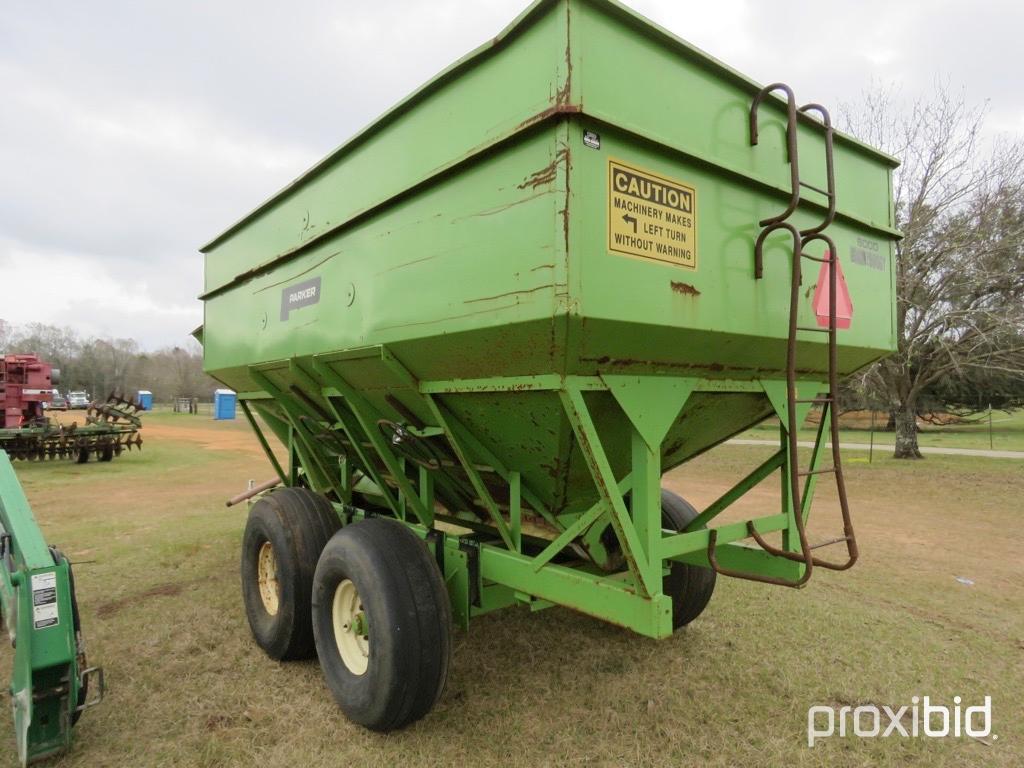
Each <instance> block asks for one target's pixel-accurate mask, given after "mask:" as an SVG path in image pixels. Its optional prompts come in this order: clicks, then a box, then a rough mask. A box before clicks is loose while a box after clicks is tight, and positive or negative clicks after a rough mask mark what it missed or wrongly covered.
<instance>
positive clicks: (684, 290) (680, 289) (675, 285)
mask: <svg viewBox="0 0 1024 768" xmlns="http://www.w3.org/2000/svg"><path fill="white" fill-rule="evenodd" d="M672 290H673V291H674V292H676V293H678V294H681V295H683V296H700V291H698V290H697V289H696V288H694V287H693V286H692V285H690V284H689V283H680V282H678V281H676V280H673V281H672Z"/></svg>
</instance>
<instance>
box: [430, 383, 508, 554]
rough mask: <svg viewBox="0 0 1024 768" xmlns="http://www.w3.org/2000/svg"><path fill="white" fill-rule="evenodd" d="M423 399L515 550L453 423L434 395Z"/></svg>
mask: <svg viewBox="0 0 1024 768" xmlns="http://www.w3.org/2000/svg"><path fill="white" fill-rule="evenodd" d="M423 399H424V400H425V401H426V403H427V407H428V408H430V411H431V413H432V414H433V415H434V418H435V419H437V421H438V423H439V424H440V425H441V426H442V427H444V431H445V433H446V434H447V436H448V443H449V444H450V445H451V447H452V450H453V451H455V457H456V458H457V459H458V460H459V463H460V464H461V465H462V469H463V471H465V473H466V475H467V476H468V477H469V482H470V483H472V485H473V490H474V491H476V493H477V495H478V496H479V497H480V500H481V501H482V502H483V503H484V508H485V509H486V510H487V513H488V514H489V515H490V516H491V521H492V522H493V523H494V527H495V528H496V529H497V531H498V535H500V536H501V540H502V541H504V542H505V546H507V547H508V548H509V549H510V550H513V551H515V542H514V541H513V540H512V534H511V532H510V531H509V529H508V525H507V524H506V523H505V518H503V517H502V516H501V510H500V509H498V505H497V503H496V502H495V501H494V497H493V496H491V492H490V491H489V490H487V486H486V485H485V484H484V481H483V478H481V477H480V473H479V472H478V471H477V469H476V467H475V466H474V465H473V462H472V460H471V459H470V457H469V456H467V455H466V452H465V451H464V450H463V447H462V443H461V442H459V440H458V439H457V438H456V437H455V435H454V433H453V430H452V428H451V425H450V424H448V421H447V419H446V418H445V416H444V414H443V413H441V409H440V408H439V407H438V406H437V403H435V402H434V396H433V395H423Z"/></svg>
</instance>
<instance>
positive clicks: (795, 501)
mask: <svg viewBox="0 0 1024 768" xmlns="http://www.w3.org/2000/svg"><path fill="white" fill-rule="evenodd" d="M777 88H778V89H780V90H783V91H784V92H785V93H786V95H787V97H788V102H787V103H788V106H789V123H788V124H787V145H788V150H789V158H788V159H789V162H790V166H791V171H792V172H793V189H794V190H795V196H794V200H795V202H796V203H799V199H800V195H799V191H800V189H801V188H807V189H812V190H814V191H816V192H819V193H820V194H823V195H825V197H826V198H827V199H828V209H827V211H826V215H825V217H824V219H823V220H822V222H821V223H820V224H819V225H817V226H816V227H812V228H809V229H804V230H801V231H797V230H796V228H795V227H794V226H793V225H791V224H789V223H787V222H786V221H785V218H786V217H788V216H789V215H790V214H792V213H793V211H794V210H795V205H794V204H793V201H791V207H790V208H789V209H787V211H786V213H785V214H784V215H783V216H782V217H776V218H775V219H766V220H764V221H762V222H761V226H762V227H763V229H762V230H761V232H760V233H759V234H758V237H757V239H756V241H755V243H754V278H755V279H757V280H760V279H761V278H762V277H763V276H764V243H765V241H766V240H767V238H768V236H769V235H771V234H772V233H774V232H777V231H780V230H785V231H788V232H789V233H790V235H791V237H792V239H793V258H792V273H791V275H790V307H789V332H788V334H787V345H786V416H787V419H786V422H787V425H786V433H787V442H788V457H787V461H786V474H787V481H788V484H789V498H790V506H791V509H792V513H793V522H794V525H795V527H796V529H797V535H798V538H799V541H800V552H799V553H797V552H790V551H787V550H784V549H781V548H779V547H775V546H773V545H771V544H769V543H768V542H767V541H766V540H765V539H764V538H763V537H762V536H761V535H760V533H758V531H757V529H756V528H755V527H754V525H753V524H752V523H751V522H748V523H747V532H748V534H749V535H750V536H751V537H752V538H753V539H754V540H755V541H756V542H757V544H758V545H759V546H760V547H761V548H762V549H763V550H764V551H765V552H767V553H768V554H771V555H774V556H776V557H782V558H785V559H787V560H791V561H794V562H799V563H803V565H804V573H803V575H802V576H801V577H800V578H799V579H796V580H787V579H776V578H773V577H765V576H762V575H760V574H755V573H744V572H739V571H732V570H727V569H722V568H721V567H720V566H719V565H718V562H717V560H716V558H715V547H716V544H717V533H716V532H715V531H714V530H712V531H711V532H710V535H709V538H708V562H709V563H710V565H711V567H712V568H714V569H715V570H716V571H717V572H719V573H723V574H725V575H728V576H735V577H739V578H744V579H749V580H752V581H763V582H768V583H773V584H779V585H784V586H790V587H800V586H803V584H805V583H806V582H807V581H808V579H809V578H810V575H811V572H812V569H813V567H814V566H820V567H822V568H827V569H831V570H837V571H842V570H846V569H848V568H851V567H852V566H853V564H854V563H855V562H856V561H857V558H858V555H859V551H858V548H857V540H856V536H855V534H854V530H853V522H852V519H851V516H850V506H849V501H848V498H847V494H846V482H845V479H844V477H843V470H842V460H841V451H840V446H839V414H838V408H837V405H838V403H837V397H838V394H837V393H838V391H839V380H838V368H839V365H838V343H837V318H836V296H837V293H838V274H839V268H838V264H839V250H838V249H837V248H836V245H835V242H834V241H833V240H832V239H831V238H830V237H829V236H828V235H826V234H824V232H823V230H825V229H826V228H827V227H828V226H829V225H830V224H831V223H832V221H833V219H834V218H835V211H836V187H835V170H834V163H833V140H834V131H833V128H832V120H831V117H830V115H829V113H828V111H827V110H826V109H825V108H824V107H822V106H821V105H819V104H813V103H812V104H805V105H804V106H802V107H800V110H799V111H800V112H802V113H805V114H806V113H808V112H817V113H818V114H819V115H820V116H821V122H822V125H823V127H824V138H825V172H826V184H827V188H826V189H824V190H823V189H819V188H817V187H814V186H812V185H810V184H806V183H804V182H802V181H801V180H800V178H799V172H798V171H797V170H795V169H797V167H798V166H797V153H798V147H797V145H796V139H795V136H796V134H795V127H796V115H795V113H794V110H793V105H794V104H795V101H794V99H793V93H792V90H791V89H789V88H788V87H786V86H782V85H781V84H778V83H776V84H775V85H772V86H768V87H766V88H764V89H762V90H761V91H760V92H759V93H758V94H757V96H756V97H755V98H754V101H753V104H752V105H751V113H750V114H751V117H750V127H751V145H756V143H757V130H756V129H757V122H756V112H757V107H758V106H759V105H760V103H761V100H762V99H763V98H764V97H765V96H766V95H767V94H768V93H770V92H771V91H773V90H775V89H777ZM790 128H792V129H794V130H793V132H792V134H790V131H789V129H790ZM812 242H822V243H824V244H825V246H826V248H827V250H826V252H825V255H824V256H823V257H820V258H819V257H816V256H812V255H810V254H808V253H806V252H805V248H806V246H807V245H808V244H809V243H812ZM804 258H807V259H810V260H812V261H816V262H819V263H822V264H826V265H827V266H828V275H829V278H828V280H829V283H828V292H829V293H828V297H829V302H828V305H829V311H828V326H827V328H820V327H813V328H812V327H801V326H800V325H799V309H800V305H799V301H800V285H801V283H802V282H803V276H802V265H803V259H804ZM801 331H808V332H817V333H821V332H825V333H827V334H828V394H827V395H826V396H825V397H815V398H811V399H810V400H800V399H798V395H797V387H796V345H797V334H798V333H799V332H801ZM798 403H812V404H819V405H822V406H823V412H822V422H821V424H820V425H819V429H818V435H817V441H816V443H815V457H814V460H812V468H811V469H809V470H807V471H805V472H801V471H800V468H799V462H798V454H797V427H798V426H799V425H798V424H797V423H796V422H797V413H796V411H797V409H796V406H797V404H798ZM825 411H827V412H828V418H829V425H830V432H831V442H832V466H831V467H826V468H817V461H816V460H817V450H818V447H820V443H821V440H822V438H823V437H824V434H823V431H824V419H825ZM828 473H831V474H833V475H834V476H835V480H836V491H837V494H838V497H839V506H840V513H841V515H842V520H843V536H841V537H838V538H835V539H831V540H828V541H825V542H823V543H821V544H817V545H814V546H809V545H808V543H807V537H806V527H805V526H806V519H807V516H808V514H809V512H810V509H809V506H810V505H809V504H808V503H807V500H808V499H809V498H810V496H811V493H812V491H813V488H814V481H815V479H816V476H817V475H820V474H828ZM801 477H803V478H806V482H805V486H804V489H803V492H802V493H801V490H800V478H801ZM840 542H845V543H846V548H847V558H846V561H845V562H832V561H829V560H823V559H821V558H818V557H814V556H813V554H812V550H813V549H817V548H819V547H825V546H829V545H832V544H838V543H840Z"/></svg>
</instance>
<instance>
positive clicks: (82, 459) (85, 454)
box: [75, 448, 89, 464]
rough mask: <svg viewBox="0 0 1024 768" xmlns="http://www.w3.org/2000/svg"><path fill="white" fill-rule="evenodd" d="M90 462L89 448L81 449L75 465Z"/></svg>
mask: <svg viewBox="0 0 1024 768" xmlns="http://www.w3.org/2000/svg"><path fill="white" fill-rule="evenodd" d="M88 461H89V449H88V448H79V449H78V457H77V458H76V459H75V463H76V464H85V463H86V462H88Z"/></svg>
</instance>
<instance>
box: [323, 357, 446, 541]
mask: <svg viewBox="0 0 1024 768" xmlns="http://www.w3.org/2000/svg"><path fill="white" fill-rule="evenodd" d="M313 367H314V368H315V369H316V371H317V373H319V374H320V375H321V376H322V377H323V378H324V379H326V380H327V381H328V382H330V384H331V385H332V386H333V387H334V388H335V389H337V390H338V391H339V392H340V393H341V395H342V397H344V398H345V401H346V402H347V404H348V407H349V410H351V411H352V413H354V414H355V417H356V419H357V420H358V421H359V425H360V426H361V427H362V428H363V431H364V432H365V433H366V436H367V437H368V438H369V440H370V443H371V444H372V445H373V447H374V450H376V451H377V453H378V454H379V455H380V457H381V459H382V460H383V461H384V464H385V465H386V466H387V468H388V471H389V472H390V473H391V474H392V475H393V476H394V478H395V482H396V483H397V484H398V489H399V491H401V493H402V495H403V496H405V498H406V502H407V503H408V504H409V506H410V507H411V508H412V511H413V514H415V515H416V517H417V518H418V519H419V521H420V522H421V523H423V525H425V526H427V527H428V528H429V527H431V526H432V525H433V522H434V511H433V510H428V509H427V508H426V507H424V506H423V502H421V501H420V497H419V494H418V493H416V490H415V489H414V488H413V487H412V483H410V482H409V478H408V477H406V476H405V473H404V472H403V471H402V468H401V466H400V465H399V463H398V459H397V458H396V457H395V455H394V453H392V452H391V449H390V448H388V446H387V441H385V440H384V436H383V435H381V433H380V430H378V429H377V425H376V424H374V423H373V421H372V420H371V418H370V416H369V415H368V414H369V413H370V412H371V411H372V408H371V406H370V405H369V403H367V402H366V401H365V400H364V399H363V398H362V396H361V395H359V393H358V392H356V390H355V388H354V387H353V386H352V385H351V384H349V383H348V382H347V381H345V379H343V378H342V377H341V375H340V374H338V373H337V372H335V371H334V369H332V368H330V367H329V366H327V365H325V364H323V363H321V362H319V361H318V360H314V361H313Z"/></svg>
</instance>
